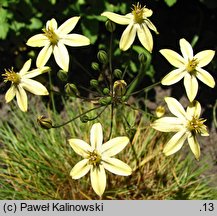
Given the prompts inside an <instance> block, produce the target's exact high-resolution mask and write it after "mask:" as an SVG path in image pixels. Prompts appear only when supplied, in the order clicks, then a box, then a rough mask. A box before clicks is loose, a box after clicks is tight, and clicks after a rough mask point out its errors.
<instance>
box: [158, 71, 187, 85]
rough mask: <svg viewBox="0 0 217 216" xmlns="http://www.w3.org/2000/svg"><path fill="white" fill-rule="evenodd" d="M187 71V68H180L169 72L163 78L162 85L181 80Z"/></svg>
mask: <svg viewBox="0 0 217 216" xmlns="http://www.w3.org/2000/svg"><path fill="white" fill-rule="evenodd" d="M186 73H187V71H186V70H185V68H178V69H175V70H173V71H171V72H170V73H168V74H167V75H166V76H165V77H164V78H163V79H162V80H161V84H162V85H172V84H175V83H177V82H179V81H180V80H181V79H182V78H183V77H184V76H185V74H186Z"/></svg>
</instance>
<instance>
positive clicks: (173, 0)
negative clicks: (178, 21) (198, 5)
mask: <svg viewBox="0 0 217 216" xmlns="http://www.w3.org/2000/svg"><path fill="white" fill-rule="evenodd" d="M164 1H165V3H166V4H167V5H168V6H169V7H172V6H173V5H174V4H175V3H176V2H177V0H164Z"/></svg>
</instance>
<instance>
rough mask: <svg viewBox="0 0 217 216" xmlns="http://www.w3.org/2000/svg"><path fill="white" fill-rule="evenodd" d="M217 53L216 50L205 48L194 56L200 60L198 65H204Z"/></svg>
mask: <svg viewBox="0 0 217 216" xmlns="http://www.w3.org/2000/svg"><path fill="white" fill-rule="evenodd" d="M214 55H215V51H214V50H204V51H201V52H199V53H197V54H196V55H195V56H194V58H195V59H196V60H197V61H198V65H197V66H198V67H204V66H206V65H208V64H209V63H210V62H211V61H212V59H213V57H214Z"/></svg>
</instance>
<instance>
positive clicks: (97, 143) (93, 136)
mask: <svg viewBox="0 0 217 216" xmlns="http://www.w3.org/2000/svg"><path fill="white" fill-rule="evenodd" d="M102 142H103V133H102V125H101V124H100V123H95V124H93V126H92V128H91V130H90V143H91V147H92V149H97V150H99V151H100V152H101V148H102Z"/></svg>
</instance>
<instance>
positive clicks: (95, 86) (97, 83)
mask: <svg viewBox="0 0 217 216" xmlns="http://www.w3.org/2000/svg"><path fill="white" fill-rule="evenodd" d="M90 85H91V86H92V87H94V88H97V87H98V85H99V82H98V80H96V79H92V80H90Z"/></svg>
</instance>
